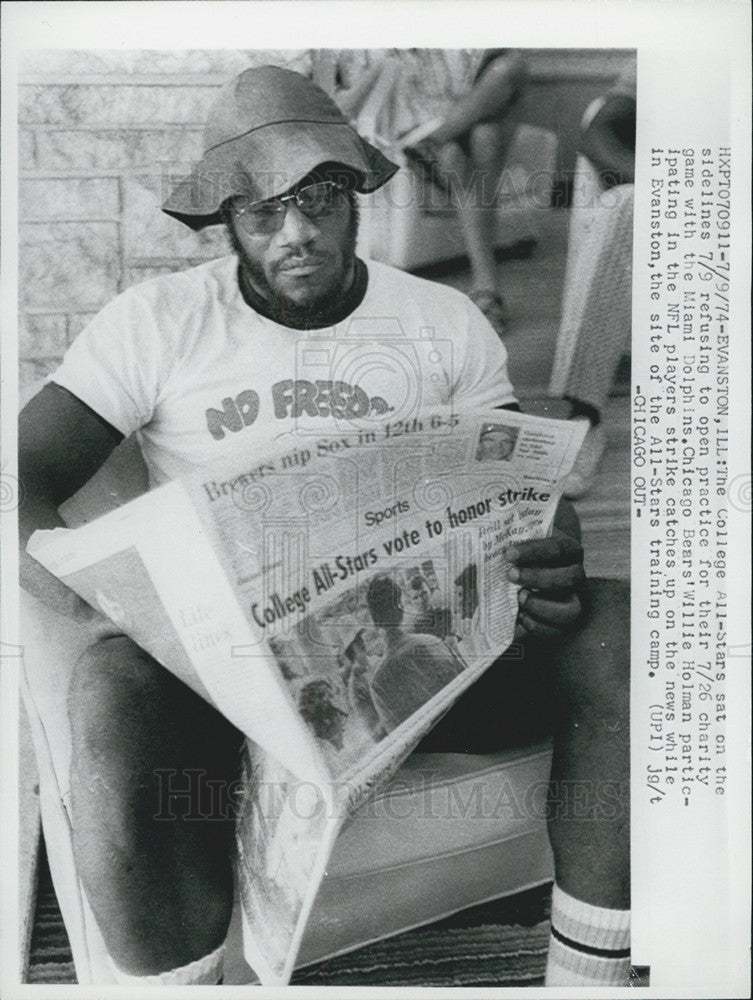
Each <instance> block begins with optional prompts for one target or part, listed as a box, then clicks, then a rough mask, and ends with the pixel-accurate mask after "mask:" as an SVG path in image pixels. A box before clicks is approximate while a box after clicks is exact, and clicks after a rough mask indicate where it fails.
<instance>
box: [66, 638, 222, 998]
mask: <svg viewBox="0 0 753 1000" xmlns="http://www.w3.org/2000/svg"><path fill="white" fill-rule="evenodd" d="M68 710H69V717H70V720H71V729H72V734H73V763H72V771H71V803H72V810H71V811H72V827H73V846H74V853H75V856H76V865H77V869H78V873H79V877H80V878H81V882H82V884H83V886H84V889H85V891H86V894H87V898H88V900H89V903H90V905H91V908H92V911H93V913H94V915H95V917H96V919H97V923H98V924H99V927H100V930H101V932H102V935H103V937H104V940H105V943H106V945H107V948H108V951H109V954H110V958H111V962H112V964H113V973H114V975H115V977H116V979H118V981H122V982H129V981H130V980H131V979H132V978H133V977H137V979H138V982H140V983H149V982H158V983H160V984H164V985H170V984H171V985H180V984H186V983H202V982H203V983H212V982H213V983H217V982H218V981H219V979H220V977H221V975H222V946H223V942H224V940H225V936H226V933H227V928H228V925H229V922H230V914H231V910H232V897H233V880H232V867H231V864H232V844H233V820H234V815H233V812H234V810H233V808H232V802H231V799H230V796H229V793H230V791H231V789H232V783H233V781H234V780H235V779H236V778H237V776H238V769H239V763H240V750H241V737H240V734H239V733H238V732H237V730H235V729H234V728H233V727H232V726H231V725H230V724H229V723H228V722H227V721H226V720H224V719H223V718H222V717H221V716H220V715H219V713H218V712H217V711H216V710H215V709H213V708H212V707H211V706H210V705H209V704H208V703H207V702H205V701H204V700H203V699H202V698H200V697H199V696H198V695H196V694H194V693H193V692H192V691H191V690H190V689H189V688H187V687H186V686H185V685H184V684H183V683H182V682H181V681H179V680H178V679H177V678H175V677H174V676H173V675H172V674H170V673H168V671H167V670H165V669H164V668H163V667H161V666H160V665H159V664H158V663H156V661H154V660H153V659H152V658H151V657H150V656H149V655H148V654H146V653H145V652H143V650H141V649H139V647H138V646H136V645H135V643H133V642H132V641H131V640H130V639H128V638H126V637H125V636H112V637H109V638H106V639H102V640H100V641H98V642H95V643H94V644H93V645H92V646H91V647H90V648H89V649H88V650H87V651H86V653H85V654H84V655H83V656H82V657H81V659H80V660H79V662H78V664H77V665H76V669H75V672H74V675H73V679H72V682H71V690H70V694H69V704H68ZM210 782H215V784H214V785H212V784H210ZM155 977H156V978H155ZM135 981H136V979H134V982H135Z"/></svg>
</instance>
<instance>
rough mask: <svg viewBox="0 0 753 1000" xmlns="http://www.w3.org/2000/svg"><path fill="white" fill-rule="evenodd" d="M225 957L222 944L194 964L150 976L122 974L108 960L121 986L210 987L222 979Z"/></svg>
mask: <svg viewBox="0 0 753 1000" xmlns="http://www.w3.org/2000/svg"><path fill="white" fill-rule="evenodd" d="M224 957H225V945H224V942H223V944H221V945H220V946H219V948H216V949H215V950H214V951H213V952H211V953H210V954H209V955H205V956H204V957H203V958H197V959H196V961H195V962H190V963H189V964H188V965H182V966H181V967H180V968H178V969H170V971H169V972H158V973H155V974H154V975H152V976H134V975H131V974H130V973H129V972H123V970H122V969H119V968H118V966H117V965H116V964H115V962H114V961H113V960H112V958H111V959H110V967H111V969H112V973H113V976H114V977H115V981H116V982H117V983H120V985H121V986H210V985H214V984H216V983H218V982H219V981H220V978H221V977H222V968H223V960H224Z"/></svg>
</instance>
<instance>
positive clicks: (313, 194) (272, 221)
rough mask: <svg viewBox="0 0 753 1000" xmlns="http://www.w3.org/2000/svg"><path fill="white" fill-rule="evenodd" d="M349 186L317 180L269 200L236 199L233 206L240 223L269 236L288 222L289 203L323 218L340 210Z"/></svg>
mask: <svg viewBox="0 0 753 1000" xmlns="http://www.w3.org/2000/svg"><path fill="white" fill-rule="evenodd" d="M346 190H347V189H346V187H345V185H344V184H339V183H338V182H337V181H318V182H317V183H315V184H306V186H305V187H302V188H299V189H298V190H297V191H294V192H293V194H284V195H281V196H280V197H279V198H269V199H268V200H267V201H254V202H251V203H250V204H247V203H245V202H244V201H243V200H242V199H236V200H235V201H233V203H232V208H233V211H234V212H235V214H236V215H237V216H238V219H239V220H240V225H241V226H242V227H243V229H244V230H245V231H246V232H247V233H248V234H249V235H251V236H268V235H270V234H271V233H278V232H279V231H280V230H281V229H282V227H283V225H284V224H285V217H286V215H287V213H288V204H289V203H290V202H291V201H292V202H294V203H295V207H296V208H297V209H298V210H299V211H301V212H303V214H304V215H305V216H306V217H307V218H309V219H323V218H326V216H328V215H331V214H332V213H334V212H336V211H338V210H339V209H340V208H342V206H343V205H344V204H345V201H346V198H345V192H346Z"/></svg>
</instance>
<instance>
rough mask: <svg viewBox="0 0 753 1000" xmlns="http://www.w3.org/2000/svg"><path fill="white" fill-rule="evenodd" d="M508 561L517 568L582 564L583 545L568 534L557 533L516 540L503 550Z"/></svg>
mask: <svg viewBox="0 0 753 1000" xmlns="http://www.w3.org/2000/svg"><path fill="white" fill-rule="evenodd" d="M504 555H505V558H506V559H507V561H508V562H511V563H513V565H515V566H517V567H518V568H519V569H523V568H524V567H537V568H543V567H550V568H556V567H564V566H571V565H573V564H576V563H577V564H582V562H583V546H582V545H581V544H580V542H579V541H577V539H575V538H571V537H570V535H565V534H558V535H552V536H550V537H549V538H533V539H531V540H530V541H528V542H516V543H515V544H514V545H510V546H508V548H506V549H505V552H504Z"/></svg>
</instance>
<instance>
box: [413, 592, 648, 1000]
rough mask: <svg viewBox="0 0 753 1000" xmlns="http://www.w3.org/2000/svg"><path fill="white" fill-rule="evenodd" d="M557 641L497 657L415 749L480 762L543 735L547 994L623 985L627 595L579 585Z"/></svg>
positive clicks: (529, 642)
mask: <svg viewBox="0 0 753 1000" xmlns="http://www.w3.org/2000/svg"><path fill="white" fill-rule="evenodd" d="M586 608H587V610H586V612H585V615H584V619H583V622H582V624H581V625H580V626H579V628H578V630H577V631H576V632H573V633H572V634H570V635H568V636H566V637H565V638H564V639H557V640H549V639H542V638H535V637H531V638H529V639H526V640H525V641H524V642H523V643H521V644H520V646H519V647H518V650H517V651H516V650H515V648H513V649H511V650H510V652H509V654H508V655H505V656H504V657H502V658H500V660H498V661H497V663H495V664H494V665H492V667H490V668H489V670H488V671H487V672H486V673H485V674H483V675H482V676H481V677H480V678H479V680H478V681H477V682H476V683H475V684H474V685H473V687H472V688H470V689H469V691H467V692H466V693H465V694H464V695H463V696H462V697H461V698H460V699H459V701H458V702H457V703H456V705H455V706H453V708H452V709H451V710H450V711H449V712H448V713H447V715H446V716H445V717H444V718H443V719H442V720H440V722H439V723H438V725H437V726H436V727H435V728H434V729H433V730H432V731H431V732H430V733H429V734H428V736H427V737H426V738H425V739H424V741H423V742H422V743H421V744H420V745H419V747H418V749H419V750H420V751H423V752H428V753H430V752H450V753H453V752H454V753H492V752H494V751H497V750H502V749H506V748H510V747H516V746H524V745H526V744H527V743H534V742H538V741H540V740H542V739H544V738H546V736H547V735H553V756H552V772H551V782H550V787H549V796H548V805H547V815H548V829H549V839H550V841H551V844H552V850H553V853H554V860H555V888H554V893H553V897H552V934H551V937H550V946H549V958H548V963H547V974H546V977H547V978H546V982H547V985H552V986H554V985H572V986H576V985H580V986H596V985H602V984H612V985H614V984H617V983H620V984H622V985H628V975H629V967H630V959H629V928H630V746H629V738H630V726H629V719H630V684H629V671H630V652H629V650H630V627H629V622H630V592H629V588H628V585H627V584H625V583H622V582H620V581H615V580H590V581H589V582H588V597H587V601H586Z"/></svg>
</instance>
